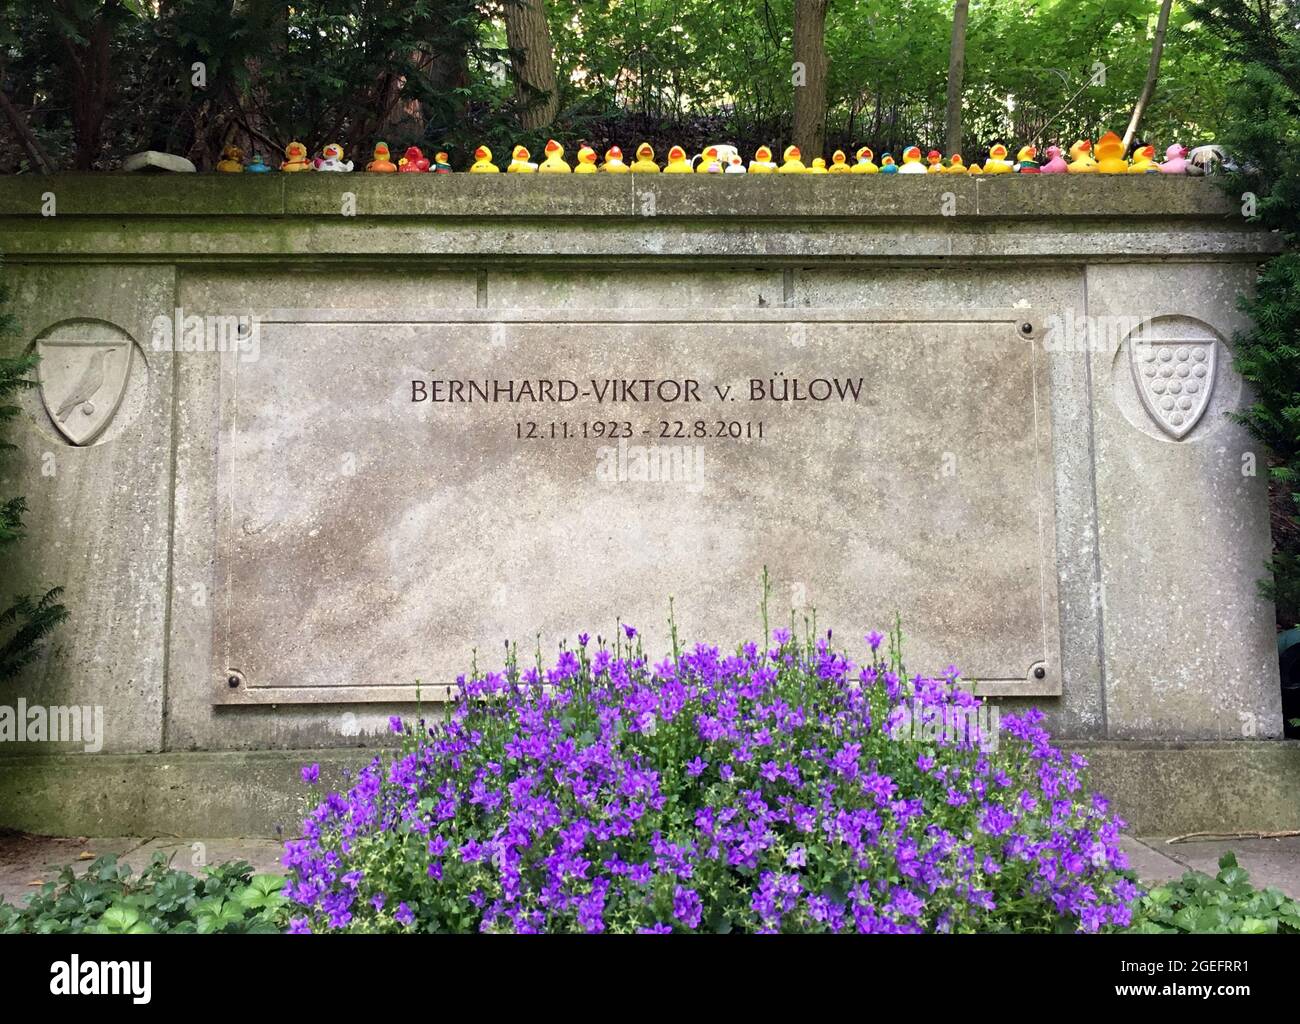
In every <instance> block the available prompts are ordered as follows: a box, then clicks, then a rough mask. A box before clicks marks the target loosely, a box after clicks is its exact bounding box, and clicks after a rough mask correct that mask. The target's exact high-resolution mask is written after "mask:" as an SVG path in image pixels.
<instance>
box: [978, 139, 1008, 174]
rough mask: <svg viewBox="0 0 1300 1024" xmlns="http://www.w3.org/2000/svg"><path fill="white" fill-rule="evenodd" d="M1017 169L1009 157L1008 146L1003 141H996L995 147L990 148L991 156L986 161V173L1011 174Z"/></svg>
mask: <svg viewBox="0 0 1300 1024" xmlns="http://www.w3.org/2000/svg"><path fill="white" fill-rule="evenodd" d="M1013 170H1015V164H1013V163H1012V162H1011V161H1010V160H1008V159H1007V147H1006V146H1004V145H1002V143H1000V142H997V143H994V145H993V148H992V149H990V150H989V158H988V159H987V160H985V161H984V173H985V174H1010V173H1011V172H1012V171H1013Z"/></svg>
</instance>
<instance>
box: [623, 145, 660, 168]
mask: <svg viewBox="0 0 1300 1024" xmlns="http://www.w3.org/2000/svg"><path fill="white" fill-rule="evenodd" d="M628 170H630V171H631V172H632V173H633V174H658V173H659V165H658V164H657V163H655V151H654V150H653V149H652V148H651V146H650V143H648V142H643V143H641V145H639V146H637V147H636V159H635V160H633V161H632V166H631V167H630V168H628Z"/></svg>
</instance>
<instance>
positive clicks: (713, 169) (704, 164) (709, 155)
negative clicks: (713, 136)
mask: <svg viewBox="0 0 1300 1024" xmlns="http://www.w3.org/2000/svg"><path fill="white" fill-rule="evenodd" d="M695 159H696V160H698V161H699V163H696V164H695V173H696V174H721V173H722V158H721V156H720V155H719V153H718V147H717V146H709V147H708V148H707V149H705V150H704V152H703V153H701V154H699V156H697V157H696V158H695ZM692 162H694V161H692Z"/></svg>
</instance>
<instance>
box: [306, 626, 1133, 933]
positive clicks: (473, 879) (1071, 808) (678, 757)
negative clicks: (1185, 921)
mask: <svg viewBox="0 0 1300 1024" xmlns="http://www.w3.org/2000/svg"><path fill="white" fill-rule="evenodd" d="M623 629H624V635H620V636H617V637H616V640H615V642H614V644H613V645H612V646H611V645H607V644H605V643H603V642H600V641H598V642H597V644H596V645H594V646H593V645H592V644H591V642H590V639H589V638H588V637H587V636H585V635H584V636H580V637H579V638H578V645H577V648H576V650H565V649H561V651H560V653H559V657H558V660H557V661H556V663H555V664H554V665H553V666H551V667H550V668H549V669H543V668H542V667H540V665H539V666H538V667H535V668H530V669H527V670H521V669H520V668H519V666H518V663H517V660H516V659H515V657H514V656H513V655H511V656H509V657H508V658H507V661H506V665H505V667H504V669H503V671H500V672H488V673H486V674H483V673H479V672H477V671H475V672H473V673H471V674H470V676H469V677H468V678H466V677H461V678H460V679H459V680H458V683H459V697H458V699H457V701H456V703H455V704H454V705H453V706H452V708H451V710H450V713H449V714H448V716H447V718H446V720H445V721H441V722H437V723H435V724H432V725H427V724H426V723H425V722H423V721H417V722H415V723H414V724H406V723H403V722H401V721H400V720H398V719H394V720H393V723H392V725H393V729H394V731H395V732H399V733H400V734H401V736H402V747H401V750H400V752H399V753H397V754H395V755H394V756H392V757H391V758H390V759H389V760H387V761H385V760H384V759H382V758H378V757H377V758H375V760H374V761H373V762H371V763H370V764H369V765H368V766H367V767H366V768H365V769H363V770H362V771H361V772H360V774H359V776H358V778H357V779H356V782H355V785H353V786H352V788H351V789H350V790H349V791H348V792H347V793H344V794H340V793H331V794H330V795H329V796H328V797H327V798H326V799H325V800H324V802H323V803H321V804H320V805H319V806H318V807H317V808H316V809H315V810H314V811H312V812H311V813H310V815H309V816H308V817H307V820H306V822H305V825H304V831H303V836H302V838H301V839H298V840H294V841H291V842H290V843H288V845H287V850H286V855H285V865H286V866H287V867H288V868H289V870H290V880H289V883H288V885H287V887H286V890H285V892H286V895H289V896H291V897H292V898H293V899H294V900H295V901H296V902H297V903H298V904H300V905H301V908H302V911H301V913H300V914H299V916H297V917H295V919H294V920H293V923H292V927H291V930H293V931H299V932H306V931H326V930H340V929H341V930H347V931H358V932H388V931H403V930H406V931H484V932H494V931H506V932H556V931H558V932H574V931H578V932H601V931H610V932H688V931H707V932H729V931H744V932H849V931H860V932H923V931H943V932H969V931H1076V930H1081V931H1090V932H1091V931H1099V930H1106V929H1110V928H1113V927H1123V926H1126V925H1127V924H1128V923H1129V920H1130V905H1131V904H1132V902H1133V901H1134V900H1135V899H1137V897H1138V896H1139V895H1140V893H1139V891H1138V889H1137V887H1136V886H1135V885H1134V883H1133V880H1132V876H1131V874H1129V873H1128V872H1127V863H1126V861H1125V857H1124V854H1123V853H1122V852H1121V851H1120V850H1119V848H1118V841H1119V833H1120V829H1121V828H1122V825H1123V823H1122V822H1121V821H1119V820H1118V819H1117V818H1115V817H1113V816H1112V815H1110V814H1109V811H1108V807H1107V802H1106V800H1105V799H1104V798H1102V797H1101V796H1096V795H1087V794H1086V793H1085V790H1084V788H1083V779H1082V777H1081V771H1082V769H1083V768H1084V767H1085V762H1084V759H1083V758H1082V757H1081V756H1080V755H1078V754H1074V755H1069V756H1067V755H1065V754H1063V753H1062V752H1061V751H1060V750H1058V749H1056V748H1055V747H1053V746H1052V745H1051V744H1050V743H1049V739H1048V735H1047V733H1046V732H1045V731H1044V729H1043V728H1042V727H1041V725H1040V722H1041V719H1042V715H1041V712H1038V711H1030V712H1028V713H1026V714H1023V715H1015V716H1012V715H1008V716H1004V717H1002V718H1001V720H1000V721H998V722H996V724H995V725H994V726H993V727H992V728H983V729H980V728H976V727H974V726H969V723H970V722H971V721H972V719H973V717H974V716H972V712H973V711H976V710H977V709H979V708H980V707H981V702H980V701H979V700H977V699H976V698H975V697H973V696H972V695H971V693H970V692H969V690H968V689H966V688H963V687H962V686H961V685H959V683H960V680H959V678H958V674H957V671H956V670H955V669H952V668H950V669H949V670H947V671H946V672H944V673H942V674H941V675H939V676H937V677H933V678H930V677H921V676H915V677H910V676H908V674H907V673H906V672H905V671H904V670H903V668H902V664H901V657H900V655H899V637H898V635H897V633H895V634H894V635H892V636H891V637H890V641H889V643H888V644H887V645H884V641H885V638H884V637H882V636H880V634H877V633H873V634H871V635H870V636H869V637H867V644H866V647H867V658H866V660H865V664H864V665H863V666H861V667H859V666H857V665H855V664H854V663H853V662H851V661H850V660H849V659H848V658H847V657H846V656H845V655H844V654H842V653H839V652H837V651H836V650H835V649H833V648H832V646H831V635H830V633H829V632H828V633H827V634H826V635H825V636H823V637H819V638H817V639H815V640H811V639H810V640H805V641H803V642H799V641H796V640H793V639H792V638H791V636H790V634H789V632H788V631H786V630H776V631H775V633H774V634H772V639H771V641H770V642H765V643H764V645H763V646H762V647H760V646H759V645H757V644H754V643H749V644H746V645H744V646H743V647H741V648H740V649H739V650H738V651H737V652H736V653H734V654H729V655H726V654H722V653H720V652H719V651H718V650H717V649H716V648H714V647H709V646H705V645H699V646H696V647H694V648H693V649H691V650H687V651H683V650H681V649H680V648H679V646H678V644H677V642H676V632H675V630H674V634H673V635H674V652H673V655H672V656H671V657H669V658H667V659H665V660H664V661H663V662H662V663H660V664H658V665H654V666H653V667H652V666H651V664H650V662H649V661H648V659H647V658H646V657H645V654H644V652H643V650H642V647H641V643H640V640H639V639H638V638H637V636H636V631H635V630H634V629H632V628H631V627H623ZM882 645H884V646H885V650H883V651H882ZM954 723H965V724H964V725H963V727H962V728H952V726H953V724H954ZM304 778H305V779H306V780H308V781H309V782H314V781H315V776H314V774H313V773H312V771H311V769H310V767H309V768H308V769H305V770H304Z"/></svg>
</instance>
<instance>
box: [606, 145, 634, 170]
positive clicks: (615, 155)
mask: <svg viewBox="0 0 1300 1024" xmlns="http://www.w3.org/2000/svg"><path fill="white" fill-rule="evenodd" d="M600 169H601V170H602V171H605V172H606V173H607V174H627V173H628V171H629V170H630V168H629V167H628V166H627V164H625V163H623V151H622V150H621V149H619V148H618V147H617V146H610V147H609V149H607V150H605V162H604V163H603V164H601V165H600Z"/></svg>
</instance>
